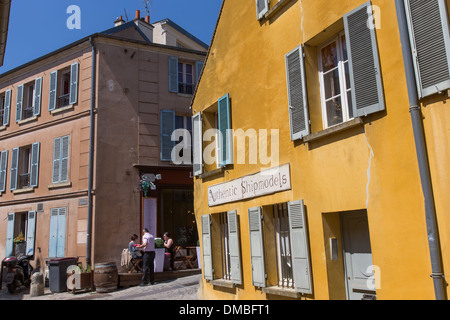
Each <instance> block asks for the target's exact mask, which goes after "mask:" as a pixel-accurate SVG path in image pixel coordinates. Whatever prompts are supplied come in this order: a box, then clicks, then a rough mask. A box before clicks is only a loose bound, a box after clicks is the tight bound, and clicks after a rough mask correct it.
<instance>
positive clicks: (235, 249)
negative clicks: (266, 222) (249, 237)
mask: <svg viewBox="0 0 450 320" xmlns="http://www.w3.org/2000/svg"><path fill="white" fill-rule="evenodd" d="M227 216H228V239H229V247H230V264H231V282H233V283H235V284H242V268H241V247H240V240H239V230H240V228H239V221H238V216H237V212H236V210H233V211H228V213H227Z"/></svg>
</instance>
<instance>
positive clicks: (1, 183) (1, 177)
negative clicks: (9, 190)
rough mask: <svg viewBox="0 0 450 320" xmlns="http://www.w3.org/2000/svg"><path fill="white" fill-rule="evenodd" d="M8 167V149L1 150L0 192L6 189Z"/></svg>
mask: <svg viewBox="0 0 450 320" xmlns="http://www.w3.org/2000/svg"><path fill="white" fill-rule="evenodd" d="M7 168H8V150H4V151H2V152H1V156H0V193H2V192H5V190H6V173H7V171H6V170H7Z"/></svg>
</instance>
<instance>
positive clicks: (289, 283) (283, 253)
mask: <svg viewBox="0 0 450 320" xmlns="http://www.w3.org/2000/svg"><path fill="white" fill-rule="evenodd" d="M272 210H273V211H272V216H273V220H274V226H273V227H274V230H275V233H276V235H275V237H276V238H275V242H276V250H277V252H276V256H277V265H278V286H279V287H283V288H286V287H287V288H293V287H294V275H293V267H292V257H291V240H290V229H289V216H288V208H287V203H286V202H284V203H278V204H274V205H273V206H272ZM275 210H277V212H276V214H275ZM280 211H283V217H282V218H281V217H280ZM282 220H283V221H282ZM282 228H283V229H282ZM289 263H290V266H289ZM284 264H286V267H285V266H284ZM288 269H290V271H289V270H288Z"/></svg>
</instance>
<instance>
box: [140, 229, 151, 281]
mask: <svg viewBox="0 0 450 320" xmlns="http://www.w3.org/2000/svg"><path fill="white" fill-rule="evenodd" d="M136 248H139V249H144V255H143V257H142V261H143V263H144V267H143V268H142V272H143V275H142V281H141V284H140V286H146V285H148V280H147V278H148V277H147V274H149V275H150V284H154V283H155V273H154V270H155V265H154V261H155V238H154V237H153V235H152V234H150V233H149V232H148V229H147V228H144V235H143V236H142V244H141V245H138V246H136Z"/></svg>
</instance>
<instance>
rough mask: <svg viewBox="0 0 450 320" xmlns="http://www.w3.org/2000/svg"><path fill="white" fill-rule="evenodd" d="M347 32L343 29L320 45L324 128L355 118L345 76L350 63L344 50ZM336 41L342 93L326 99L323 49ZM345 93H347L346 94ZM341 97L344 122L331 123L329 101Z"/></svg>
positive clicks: (320, 77) (319, 59)
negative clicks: (329, 121) (328, 112)
mask: <svg viewBox="0 0 450 320" xmlns="http://www.w3.org/2000/svg"><path fill="white" fill-rule="evenodd" d="M345 36H346V35H345V32H344V31H342V32H340V33H338V34H337V35H335V36H333V38H331V39H329V40H328V41H326V42H325V43H323V44H322V45H320V46H319V48H318V53H317V55H318V66H319V83H320V102H321V105H322V123H323V128H324V129H327V128H330V127H333V126H336V125H339V124H341V123H344V122H347V121H350V120H352V119H354V117H353V116H351V114H350V112H352V113H353V110H352V108H351V104H350V103H352V101H351V98H350V101H349V99H348V94H349V93H351V90H352V88H347V82H346V78H345V64H346V63H347V65H348V63H349V60H348V57H347V60H344V50H343V41H342V40H343V39H345ZM344 42H345V40H344ZM332 43H335V44H336V48H337V54H338V66H337V70H338V71H339V88H340V93H339V95H336V96H334V97H331V98H329V99H325V81H324V72H323V64H322V49H323V48H325V47H327V46H329V45H330V44H332ZM333 70H336V68H335V69H332V70H329V71H327V73H331V72H333ZM348 81H350V79H348ZM344 93H345V94H344ZM339 96H340V99H341V105H342V122H340V123H336V124H332V125H330V124H329V123H328V115H327V105H326V103H327V101H330V100H331V99H333V98H336V97H339Z"/></svg>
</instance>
